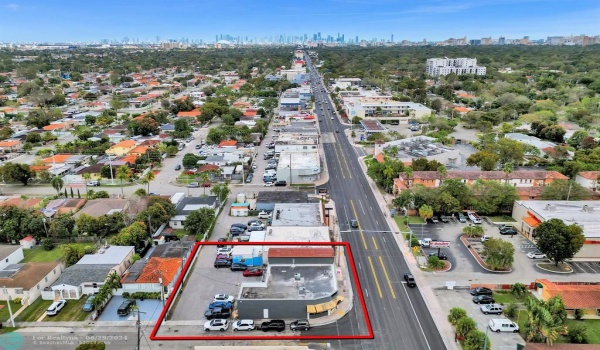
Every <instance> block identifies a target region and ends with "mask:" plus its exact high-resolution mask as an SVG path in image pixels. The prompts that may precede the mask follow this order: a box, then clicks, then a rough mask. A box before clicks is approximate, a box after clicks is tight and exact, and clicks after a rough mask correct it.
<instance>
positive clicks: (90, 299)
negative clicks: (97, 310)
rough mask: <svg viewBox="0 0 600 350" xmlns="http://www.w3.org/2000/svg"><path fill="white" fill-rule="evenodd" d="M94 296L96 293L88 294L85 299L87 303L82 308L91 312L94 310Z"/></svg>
mask: <svg viewBox="0 0 600 350" xmlns="http://www.w3.org/2000/svg"><path fill="white" fill-rule="evenodd" d="M94 298H95V296H94V295H90V296H88V297H87V299H85V303H84V304H83V307H82V308H81V309H82V310H83V311H85V312H90V311H92V310H94Z"/></svg>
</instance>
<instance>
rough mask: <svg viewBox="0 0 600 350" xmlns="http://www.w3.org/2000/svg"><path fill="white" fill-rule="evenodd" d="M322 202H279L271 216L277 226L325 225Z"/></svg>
mask: <svg viewBox="0 0 600 350" xmlns="http://www.w3.org/2000/svg"><path fill="white" fill-rule="evenodd" d="M321 207H322V205H321V204H320V203H295V204H289V203H277V204H275V208H274V210H273V216H272V218H271V220H272V221H271V227H273V226H275V227H277V226H307V227H310V226H323V225H325V224H324V220H323V212H322V210H321Z"/></svg>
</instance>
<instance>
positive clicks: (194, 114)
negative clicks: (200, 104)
mask: <svg viewBox="0 0 600 350" xmlns="http://www.w3.org/2000/svg"><path fill="white" fill-rule="evenodd" d="M201 115H202V112H200V110H199V109H198V108H195V109H192V110H191V111H181V112H179V113H177V118H189V119H191V121H192V122H194V123H195V122H197V118H198V117H199V116H201Z"/></svg>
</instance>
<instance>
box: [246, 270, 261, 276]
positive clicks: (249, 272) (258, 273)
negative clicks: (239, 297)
mask: <svg viewBox="0 0 600 350" xmlns="http://www.w3.org/2000/svg"><path fill="white" fill-rule="evenodd" d="M242 275H244V277H253V276H262V275H263V270H262V269H248V270H244V272H243V273H242Z"/></svg>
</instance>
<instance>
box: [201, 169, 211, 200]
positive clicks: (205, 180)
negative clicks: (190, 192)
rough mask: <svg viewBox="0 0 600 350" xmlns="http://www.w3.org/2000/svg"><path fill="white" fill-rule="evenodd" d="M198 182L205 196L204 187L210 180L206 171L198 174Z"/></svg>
mask: <svg viewBox="0 0 600 350" xmlns="http://www.w3.org/2000/svg"><path fill="white" fill-rule="evenodd" d="M200 180H201V183H202V187H203V188H204V195H205V196H206V186H205V185H206V184H207V183H208V181H209V180H210V177H209V176H208V173H207V172H206V171H204V172H202V173H201V174H200Z"/></svg>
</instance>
